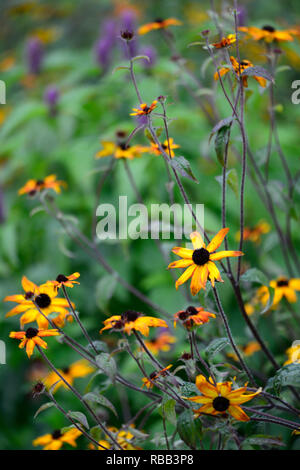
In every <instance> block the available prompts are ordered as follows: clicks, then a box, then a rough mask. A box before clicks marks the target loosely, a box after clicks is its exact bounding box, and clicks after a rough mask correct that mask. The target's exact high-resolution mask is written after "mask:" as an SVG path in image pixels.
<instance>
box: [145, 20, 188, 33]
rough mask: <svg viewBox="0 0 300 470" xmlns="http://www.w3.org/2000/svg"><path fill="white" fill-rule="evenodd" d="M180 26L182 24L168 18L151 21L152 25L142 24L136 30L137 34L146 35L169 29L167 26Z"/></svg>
mask: <svg viewBox="0 0 300 470" xmlns="http://www.w3.org/2000/svg"><path fill="white" fill-rule="evenodd" d="M180 25H182V22H181V21H179V20H177V19H176V18H168V19H166V20H163V19H157V20H155V21H153V22H152V23H147V24H144V25H143V26H140V28H139V29H138V34H147V33H149V32H150V31H153V30H156V29H166V28H169V26H180Z"/></svg>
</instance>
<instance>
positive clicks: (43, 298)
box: [35, 294, 51, 308]
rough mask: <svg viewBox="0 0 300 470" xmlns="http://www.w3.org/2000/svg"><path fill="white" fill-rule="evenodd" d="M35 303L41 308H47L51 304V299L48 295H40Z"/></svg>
mask: <svg viewBox="0 0 300 470" xmlns="http://www.w3.org/2000/svg"><path fill="white" fill-rule="evenodd" d="M35 302H36V304H37V305H38V306H39V307H40V308H47V307H49V305H50V304H51V299H50V297H49V295H47V294H39V295H38V296H36V298H35Z"/></svg>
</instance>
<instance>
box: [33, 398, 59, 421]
mask: <svg viewBox="0 0 300 470" xmlns="http://www.w3.org/2000/svg"><path fill="white" fill-rule="evenodd" d="M52 406H54V403H53V401H49V402H47V403H44V404H43V405H42V406H40V407H39V409H38V410H37V411H36V412H35V414H34V417H33V419H35V418H36V417H37V416H38V415H39V414H40V413H42V412H43V411H45V410H48V408H51V407H52Z"/></svg>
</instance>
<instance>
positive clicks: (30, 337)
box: [9, 328, 60, 359]
mask: <svg viewBox="0 0 300 470" xmlns="http://www.w3.org/2000/svg"><path fill="white" fill-rule="evenodd" d="M57 335H60V333H59V331H58V330H38V329H37V328H27V330H26V331H12V332H11V333H10V334H9V337H10V338H16V339H20V340H21V343H20V344H19V348H20V349H23V348H24V347H25V346H26V354H27V356H28V357H29V359H30V358H31V356H32V354H33V350H34V348H35V346H36V345H38V346H41V348H43V349H47V347H48V346H47V343H46V342H45V341H44V340H43V339H42V338H43V337H45V336H57Z"/></svg>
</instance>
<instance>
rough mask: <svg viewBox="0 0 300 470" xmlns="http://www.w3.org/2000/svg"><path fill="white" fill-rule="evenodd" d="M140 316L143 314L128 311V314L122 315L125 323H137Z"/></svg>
mask: <svg viewBox="0 0 300 470" xmlns="http://www.w3.org/2000/svg"><path fill="white" fill-rule="evenodd" d="M140 315H141V314H140V313H139V312H136V311H135V310H127V311H126V312H124V313H122V320H123V321H125V322H131V321H135V320H137V319H138V318H139V316H140Z"/></svg>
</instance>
